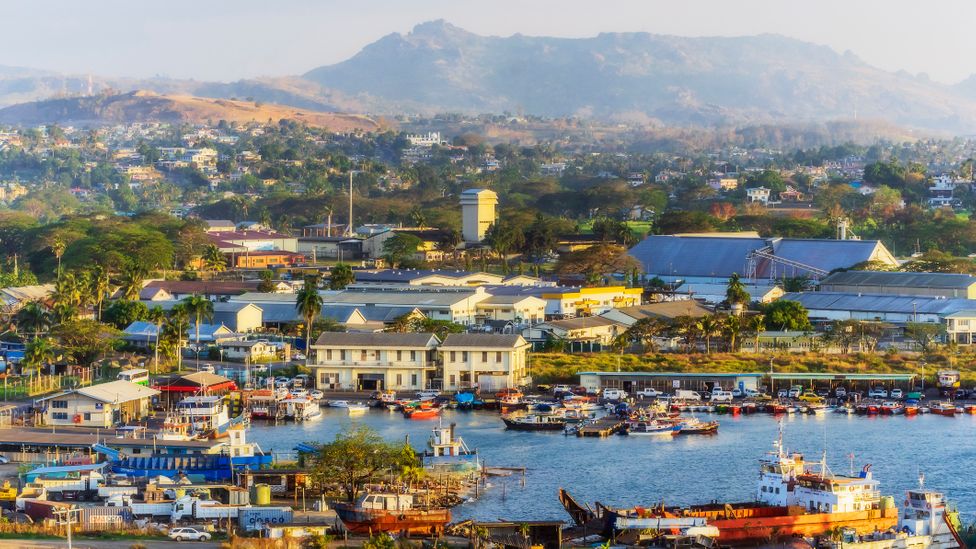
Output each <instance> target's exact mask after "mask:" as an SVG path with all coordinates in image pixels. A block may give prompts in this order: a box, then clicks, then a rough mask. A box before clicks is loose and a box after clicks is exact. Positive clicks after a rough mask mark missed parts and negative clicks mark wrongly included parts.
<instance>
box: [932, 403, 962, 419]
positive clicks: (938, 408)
mask: <svg viewBox="0 0 976 549" xmlns="http://www.w3.org/2000/svg"><path fill="white" fill-rule="evenodd" d="M929 411H930V412H931V413H933V414H936V415H940V416H946V417H956V405H955V404H953V403H951V402H948V401H939V402H933V403H932V404H931V405H930V406H929Z"/></svg>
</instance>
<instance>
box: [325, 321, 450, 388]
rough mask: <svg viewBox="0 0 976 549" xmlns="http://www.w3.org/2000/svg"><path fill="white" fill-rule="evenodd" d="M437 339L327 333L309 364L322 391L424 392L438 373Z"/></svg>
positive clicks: (415, 335) (421, 335) (412, 335)
mask: <svg viewBox="0 0 976 549" xmlns="http://www.w3.org/2000/svg"><path fill="white" fill-rule="evenodd" d="M438 343H439V342H438V340H437V337H435V336H434V334H428V333H393V332H381V333H342V332H325V333H323V334H322V335H320V336H319V338H318V339H317V340H316V341H315V343H314V344H313V345H312V349H313V350H314V351H315V355H314V359H313V361H312V362H311V363H310V364H309V367H310V368H311V369H312V373H313V375H314V378H315V386H316V387H318V388H319V389H346V390H357V391H372V390H380V389H399V390H408V389H413V390H416V389H423V388H425V387H428V386H429V384H428V381H429V380H430V379H432V378H433V375H434V372H435V369H436V367H435V364H436V362H435V358H436V357H435V352H434V351H435V349H436V348H437V344H438Z"/></svg>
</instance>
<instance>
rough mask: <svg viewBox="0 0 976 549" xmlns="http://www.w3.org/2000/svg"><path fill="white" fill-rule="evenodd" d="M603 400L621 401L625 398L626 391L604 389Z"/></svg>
mask: <svg viewBox="0 0 976 549" xmlns="http://www.w3.org/2000/svg"><path fill="white" fill-rule="evenodd" d="M603 398H604V399H605V400H623V399H625V398H627V391H624V390H623V389H604V390H603Z"/></svg>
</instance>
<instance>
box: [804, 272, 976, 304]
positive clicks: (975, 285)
mask: <svg viewBox="0 0 976 549" xmlns="http://www.w3.org/2000/svg"><path fill="white" fill-rule="evenodd" d="M820 290H821V291H824V292H839V293H863V294H892V295H927V296H936V297H947V298H950V297H952V298H955V297H961V298H966V299H976V276H973V275H970V274H956V273H900V272H885V271H844V272H838V273H834V274H832V275H830V276H828V277H827V278H825V279H823V280H822V281H820Z"/></svg>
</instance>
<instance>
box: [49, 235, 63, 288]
mask: <svg viewBox="0 0 976 549" xmlns="http://www.w3.org/2000/svg"><path fill="white" fill-rule="evenodd" d="M65 248H67V245H66V244H65V242H64V239H63V238H61V237H60V236H55V237H54V238H53V239H51V252H53V253H54V257H56V258H58V279H59V280H60V279H61V256H63V255H64V250H65Z"/></svg>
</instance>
